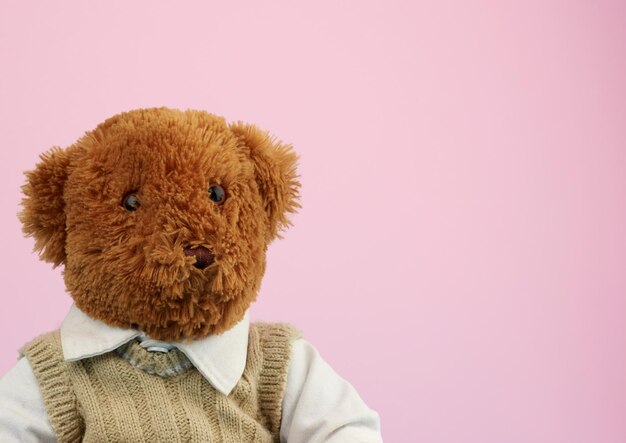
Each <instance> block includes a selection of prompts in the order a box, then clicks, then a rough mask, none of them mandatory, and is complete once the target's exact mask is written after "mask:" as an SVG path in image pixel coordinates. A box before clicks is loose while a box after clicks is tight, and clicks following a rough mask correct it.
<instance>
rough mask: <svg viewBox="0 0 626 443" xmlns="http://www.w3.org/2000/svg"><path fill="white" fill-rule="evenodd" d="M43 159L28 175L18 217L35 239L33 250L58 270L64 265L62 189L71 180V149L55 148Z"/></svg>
mask: <svg viewBox="0 0 626 443" xmlns="http://www.w3.org/2000/svg"><path fill="white" fill-rule="evenodd" d="M40 159H41V161H40V162H39V163H38V164H37V165H36V167H35V169H34V170H32V171H27V172H26V173H25V175H26V184H24V186H22V191H23V192H24V195H25V197H24V199H23V200H22V207H23V209H22V211H21V212H20V213H19V214H18V217H19V219H20V221H21V222H22V224H23V226H22V231H23V232H24V234H25V235H26V236H29V237H33V238H34V239H35V248H34V250H35V251H36V252H39V255H40V257H41V258H42V259H43V260H45V261H47V262H50V263H52V264H54V267H57V266H58V265H60V264H63V263H64V262H65V203H64V200H63V189H64V187H65V182H66V180H67V177H68V169H69V163H70V153H69V149H68V150H63V149H61V148H57V147H55V148H52V149H51V150H49V151H48V152H46V153H44V154H42V155H41V156H40Z"/></svg>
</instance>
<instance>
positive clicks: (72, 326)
mask: <svg viewBox="0 0 626 443" xmlns="http://www.w3.org/2000/svg"><path fill="white" fill-rule="evenodd" d="M249 326H250V320H249V317H248V313H247V312H246V314H245V315H244V317H243V319H242V320H241V321H240V322H239V323H237V324H236V325H235V326H233V327H232V328H231V329H229V330H228V331H226V332H224V333H222V334H220V335H209V336H207V337H205V338H202V339H200V340H193V341H189V342H171V344H172V345H174V346H175V347H176V348H178V349H180V350H181V351H182V352H183V353H184V354H185V355H186V356H187V358H188V359H189V360H190V361H191V363H192V364H193V365H194V366H195V367H196V369H197V370H198V371H199V372H200V373H201V374H202V375H203V376H204V378H206V379H207V381H208V382H209V383H211V385H213V387H214V388H215V389H217V390H218V391H220V392H221V393H222V394H224V395H228V394H229V393H230V391H232V389H233V388H234V387H235V385H236V384H237V382H238V381H239V379H240V378H241V375H242V374H243V370H244V368H245V366H246V358H247V353H248V330H249ZM142 335H143V334H142V332H141V331H138V330H136V329H124V328H117V327H114V326H109V325H107V324H105V323H103V322H101V321H100V320H96V319H93V318H91V317H89V316H88V315H87V314H85V313H84V312H82V311H81V310H80V309H78V308H77V307H76V305H72V307H71V308H70V311H69V313H68V314H67V316H66V317H65V320H63V323H62V324H61V345H62V348H63V358H64V359H65V360H68V361H76V360H82V359H84V358H89V357H95V356H96V355H101V354H105V353H107V352H110V351H113V350H115V349H117V348H119V347H120V346H122V345H123V344H125V343H128V342H129V341H130V340H132V339H134V338H136V337H140V336H142Z"/></svg>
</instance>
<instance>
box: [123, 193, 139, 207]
mask: <svg viewBox="0 0 626 443" xmlns="http://www.w3.org/2000/svg"><path fill="white" fill-rule="evenodd" d="M122 206H124V209H126V210H127V211H136V210H137V209H138V208H139V206H141V203H139V198H138V197H137V194H132V193H131V194H127V195H126V196H125V197H124V200H122Z"/></svg>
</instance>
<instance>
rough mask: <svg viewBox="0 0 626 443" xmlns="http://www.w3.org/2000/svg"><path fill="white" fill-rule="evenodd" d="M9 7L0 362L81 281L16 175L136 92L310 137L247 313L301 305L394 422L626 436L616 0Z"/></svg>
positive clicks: (344, 369)
mask: <svg viewBox="0 0 626 443" xmlns="http://www.w3.org/2000/svg"><path fill="white" fill-rule="evenodd" d="M174 3H175V2H157V1H132V2H129V1H107V2H89V6H87V4H88V2H83V1H74V2H68V1H63V2H60V1H56V2H43V1H40V2H23V1H6V0H5V1H3V2H2V5H1V7H0V8H1V9H0V66H1V70H0V150H1V155H2V158H1V161H0V168H1V174H0V182H1V185H2V189H3V191H2V193H1V194H0V197H1V198H2V205H1V207H0V210H1V213H0V223H1V226H2V230H1V232H0V235H1V244H2V248H3V254H1V255H0V261H1V263H0V266H1V268H2V279H3V280H4V289H3V297H2V298H3V308H2V309H1V311H0V336H1V337H2V344H3V346H2V350H1V352H0V373H4V372H6V371H7V370H8V369H9V368H10V367H11V366H12V365H13V363H14V362H15V359H16V355H17V354H16V351H17V348H18V347H19V346H21V345H22V344H23V343H24V342H25V341H27V340H29V339H30V338H32V337H34V336H35V335H37V334H38V333H41V332H43V331H46V330H49V329H52V328H55V327H57V326H58V325H59V323H60V321H61V320H62V318H63V317H64V315H65V313H66V311H67V309H68V307H69V305H70V298H69V296H68V295H66V294H65V293H64V286H63V283H62V279H61V275H60V271H59V270H56V271H52V270H51V268H50V266H49V265H47V264H45V263H43V262H39V261H38V260H37V257H36V256H35V255H33V254H32V253H31V252H30V251H31V249H32V245H33V242H32V240H30V239H23V238H22V235H21V232H20V226H19V224H18V221H17V218H16V215H15V214H16V213H17V211H18V203H19V201H20V198H21V195H20V188H19V187H20V185H21V184H22V183H23V176H22V171H24V170H26V169H30V168H32V167H33V166H34V164H35V162H36V161H37V156H38V154H39V153H41V152H43V151H45V150H47V149H49V148H50V147H51V146H53V145H59V146H67V145H69V144H71V143H72V142H74V141H75V140H76V139H77V138H78V137H79V136H80V135H81V134H82V133H83V132H84V131H86V130H89V129H92V128H93V127H94V126H95V125H96V124H97V123H99V122H100V121H102V120H103V119H105V118H106V117H109V116H111V115H113V114H116V113H118V112H120V111H123V110H128V109H132V108H138V107H148V106H161V105H167V106H170V107H176V108H200V109H206V110H209V111H211V112H214V113H217V114H220V115H223V116H225V117H226V118H227V119H229V120H237V119H242V120H245V121H249V122H252V123H256V124H258V125H259V126H261V127H263V128H266V129H268V130H270V131H272V132H273V133H275V134H276V135H277V136H279V137H280V138H281V139H283V140H285V141H288V142H291V143H293V144H294V146H295V147H296V149H297V151H298V152H299V153H300V155H301V166H300V171H301V174H302V183H303V199H302V203H303V209H302V211H301V212H300V214H299V215H297V216H296V217H295V219H294V222H295V227H294V228H293V229H292V230H291V231H289V232H287V233H286V235H285V239H284V240H281V241H278V242H276V243H275V244H273V245H272V247H271V251H270V254H269V267H268V270H267V274H266V277H265V280H264V284H263V288H262V291H261V295H260V298H259V301H258V302H257V303H256V304H255V305H254V306H253V309H252V313H253V317H254V318H257V319H258V318H263V319H268V320H289V321H291V322H292V323H294V324H296V325H298V326H299V327H300V328H301V329H302V330H303V331H304V333H305V335H306V337H307V338H308V339H309V340H310V341H311V342H313V343H314V344H315V345H316V346H317V347H318V349H319V350H320V352H321V354H322V355H323V356H324V357H325V358H326V359H327V360H328V361H329V362H330V363H331V364H332V366H333V367H334V368H335V369H336V370H337V371H338V372H339V373H340V374H341V375H343V376H344V377H345V378H347V379H348V380H350V381H351V383H352V384H353V385H354V386H355V387H356V388H357V389H358V391H359V392H360V394H361V395H362V397H363V398H364V399H365V400H366V401H367V403H368V404H369V405H370V406H371V407H372V408H374V409H376V410H377V411H378V412H379V413H380V415H381V418H382V428H383V436H384V437H385V439H386V440H387V441H390V442H422V441H423V442H461V441H469V442H493V443H495V442H551V443H552V442H594V443H595V442H623V441H626V381H625V380H626V346H625V337H626V301H625V294H626V274H625V272H624V271H625V270H624V264H625V263H626V249H625V247H626V232H625V229H626V197H625V190H626V187H625V186H626V174H625V167H626V118H625V117H626V81H625V79H626V3H624V2H619V1H596V0H593V1H592V0H590V1H587V2H583V1H553V0H550V1H518V2H508V1H474V2H468V1H462V0H459V1H414V2H409V1H405V2H399V1H386V2H383V1H376V2H374V1H368V2H363V1H359V2H356V1H355V2H350V3H349V2H337V1H323V2H322V1H315V2H313V1H310V2H293V1H282V2H252V1H250V2H245V3H240V2H226V1H222V2H208V1H204V2H197V3H192V2H183V1H181V2H176V6H174Z"/></svg>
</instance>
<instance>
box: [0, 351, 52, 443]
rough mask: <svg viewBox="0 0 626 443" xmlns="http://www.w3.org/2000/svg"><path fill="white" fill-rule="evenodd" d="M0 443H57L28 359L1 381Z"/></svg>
mask: <svg viewBox="0 0 626 443" xmlns="http://www.w3.org/2000/svg"><path fill="white" fill-rule="evenodd" d="M0 441H1V442H3V443H5V442H6V443H13V442H20V443H24V442H26V443H29V442H44V443H54V442H56V441H57V440H56V437H55V434H54V431H53V430H52V426H51V425H50V421H49V420H48V414H47V413H46V409H45V406H44V404H43V398H42V397H41V393H40V391H39V385H38V383H37V379H36V378H35V374H33V370H32V368H31V366H30V364H29V363H28V360H27V359H26V358H24V357H22V358H21V359H20V360H19V361H18V362H17V364H16V365H15V366H14V367H13V368H12V369H11V370H9V372H7V373H6V374H5V375H4V377H2V378H0Z"/></svg>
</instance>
